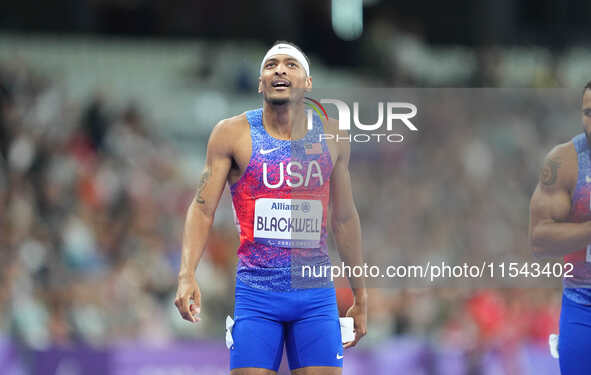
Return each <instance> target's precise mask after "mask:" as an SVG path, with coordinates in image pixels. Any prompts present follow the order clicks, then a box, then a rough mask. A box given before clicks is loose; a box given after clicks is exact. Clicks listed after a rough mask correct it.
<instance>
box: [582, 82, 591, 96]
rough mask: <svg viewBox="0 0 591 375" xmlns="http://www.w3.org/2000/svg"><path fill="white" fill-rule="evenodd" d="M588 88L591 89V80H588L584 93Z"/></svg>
mask: <svg viewBox="0 0 591 375" xmlns="http://www.w3.org/2000/svg"><path fill="white" fill-rule="evenodd" d="M587 90H591V81H589V82H587V84H586V85H585V87H584V88H583V95H585V93H586V92H587Z"/></svg>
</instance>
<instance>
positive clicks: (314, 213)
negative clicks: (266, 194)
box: [254, 198, 322, 248]
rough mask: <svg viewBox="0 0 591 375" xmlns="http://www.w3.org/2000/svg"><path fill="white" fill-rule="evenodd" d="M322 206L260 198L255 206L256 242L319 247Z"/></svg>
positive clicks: (285, 245)
mask: <svg viewBox="0 0 591 375" xmlns="http://www.w3.org/2000/svg"><path fill="white" fill-rule="evenodd" d="M321 230H322V202H321V201H319V200H308V199H273V198H259V199H257V200H256V202H255V206H254V240H255V242H258V243H262V244H265V245H268V246H278V247H289V248H317V247H320V232H321Z"/></svg>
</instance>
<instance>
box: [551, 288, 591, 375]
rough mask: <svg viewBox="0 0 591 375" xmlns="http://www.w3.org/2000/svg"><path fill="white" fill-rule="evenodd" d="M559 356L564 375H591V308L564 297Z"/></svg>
mask: <svg viewBox="0 0 591 375" xmlns="http://www.w3.org/2000/svg"><path fill="white" fill-rule="evenodd" d="M558 355H559V362H560V373H561V374H562V375H589V374H591V306H588V305H581V304H579V303H576V302H574V301H572V300H570V299H569V298H568V297H566V296H564V295H563V296H562V311H561V312H560V332H559V336H558Z"/></svg>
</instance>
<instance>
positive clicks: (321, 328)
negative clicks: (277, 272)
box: [230, 279, 344, 371]
mask: <svg viewBox="0 0 591 375" xmlns="http://www.w3.org/2000/svg"><path fill="white" fill-rule="evenodd" d="M231 334H232V339H233V341H234V344H233V345H232V346H231V347H230V369H235V368H241V367H256V368H265V369H269V370H274V371H277V370H278V369H279V365H280V363H281V357H282V354H283V346H284V345H285V348H286V351H287V359H288V362H289V368H290V369H291V370H294V369H297V368H301V367H309V366H332V367H343V355H344V353H343V345H342V343H341V329H340V324H339V314H338V309H337V302H336V294H335V290H334V288H333V287H331V288H314V289H298V290H293V291H287V292H280V291H270V290H263V289H256V288H253V287H250V286H248V285H246V284H245V283H244V282H242V281H240V280H238V279H237V280H236V293H235V303H234V326H233V327H232V329H231Z"/></svg>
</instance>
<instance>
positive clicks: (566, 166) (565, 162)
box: [540, 142, 578, 191]
mask: <svg viewBox="0 0 591 375" xmlns="http://www.w3.org/2000/svg"><path fill="white" fill-rule="evenodd" d="M577 173H578V165H577V152H576V150H575V146H574V144H573V143H572V142H566V143H561V144H559V145H557V146H555V147H554V148H553V149H552V150H550V152H548V154H547V155H546V158H545V159H544V166H543V167H542V171H541V173H540V186H541V187H542V189H550V190H553V189H557V188H563V189H564V188H566V189H568V190H569V191H570V190H572V189H573V188H574V187H575V185H576V183H577Z"/></svg>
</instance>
